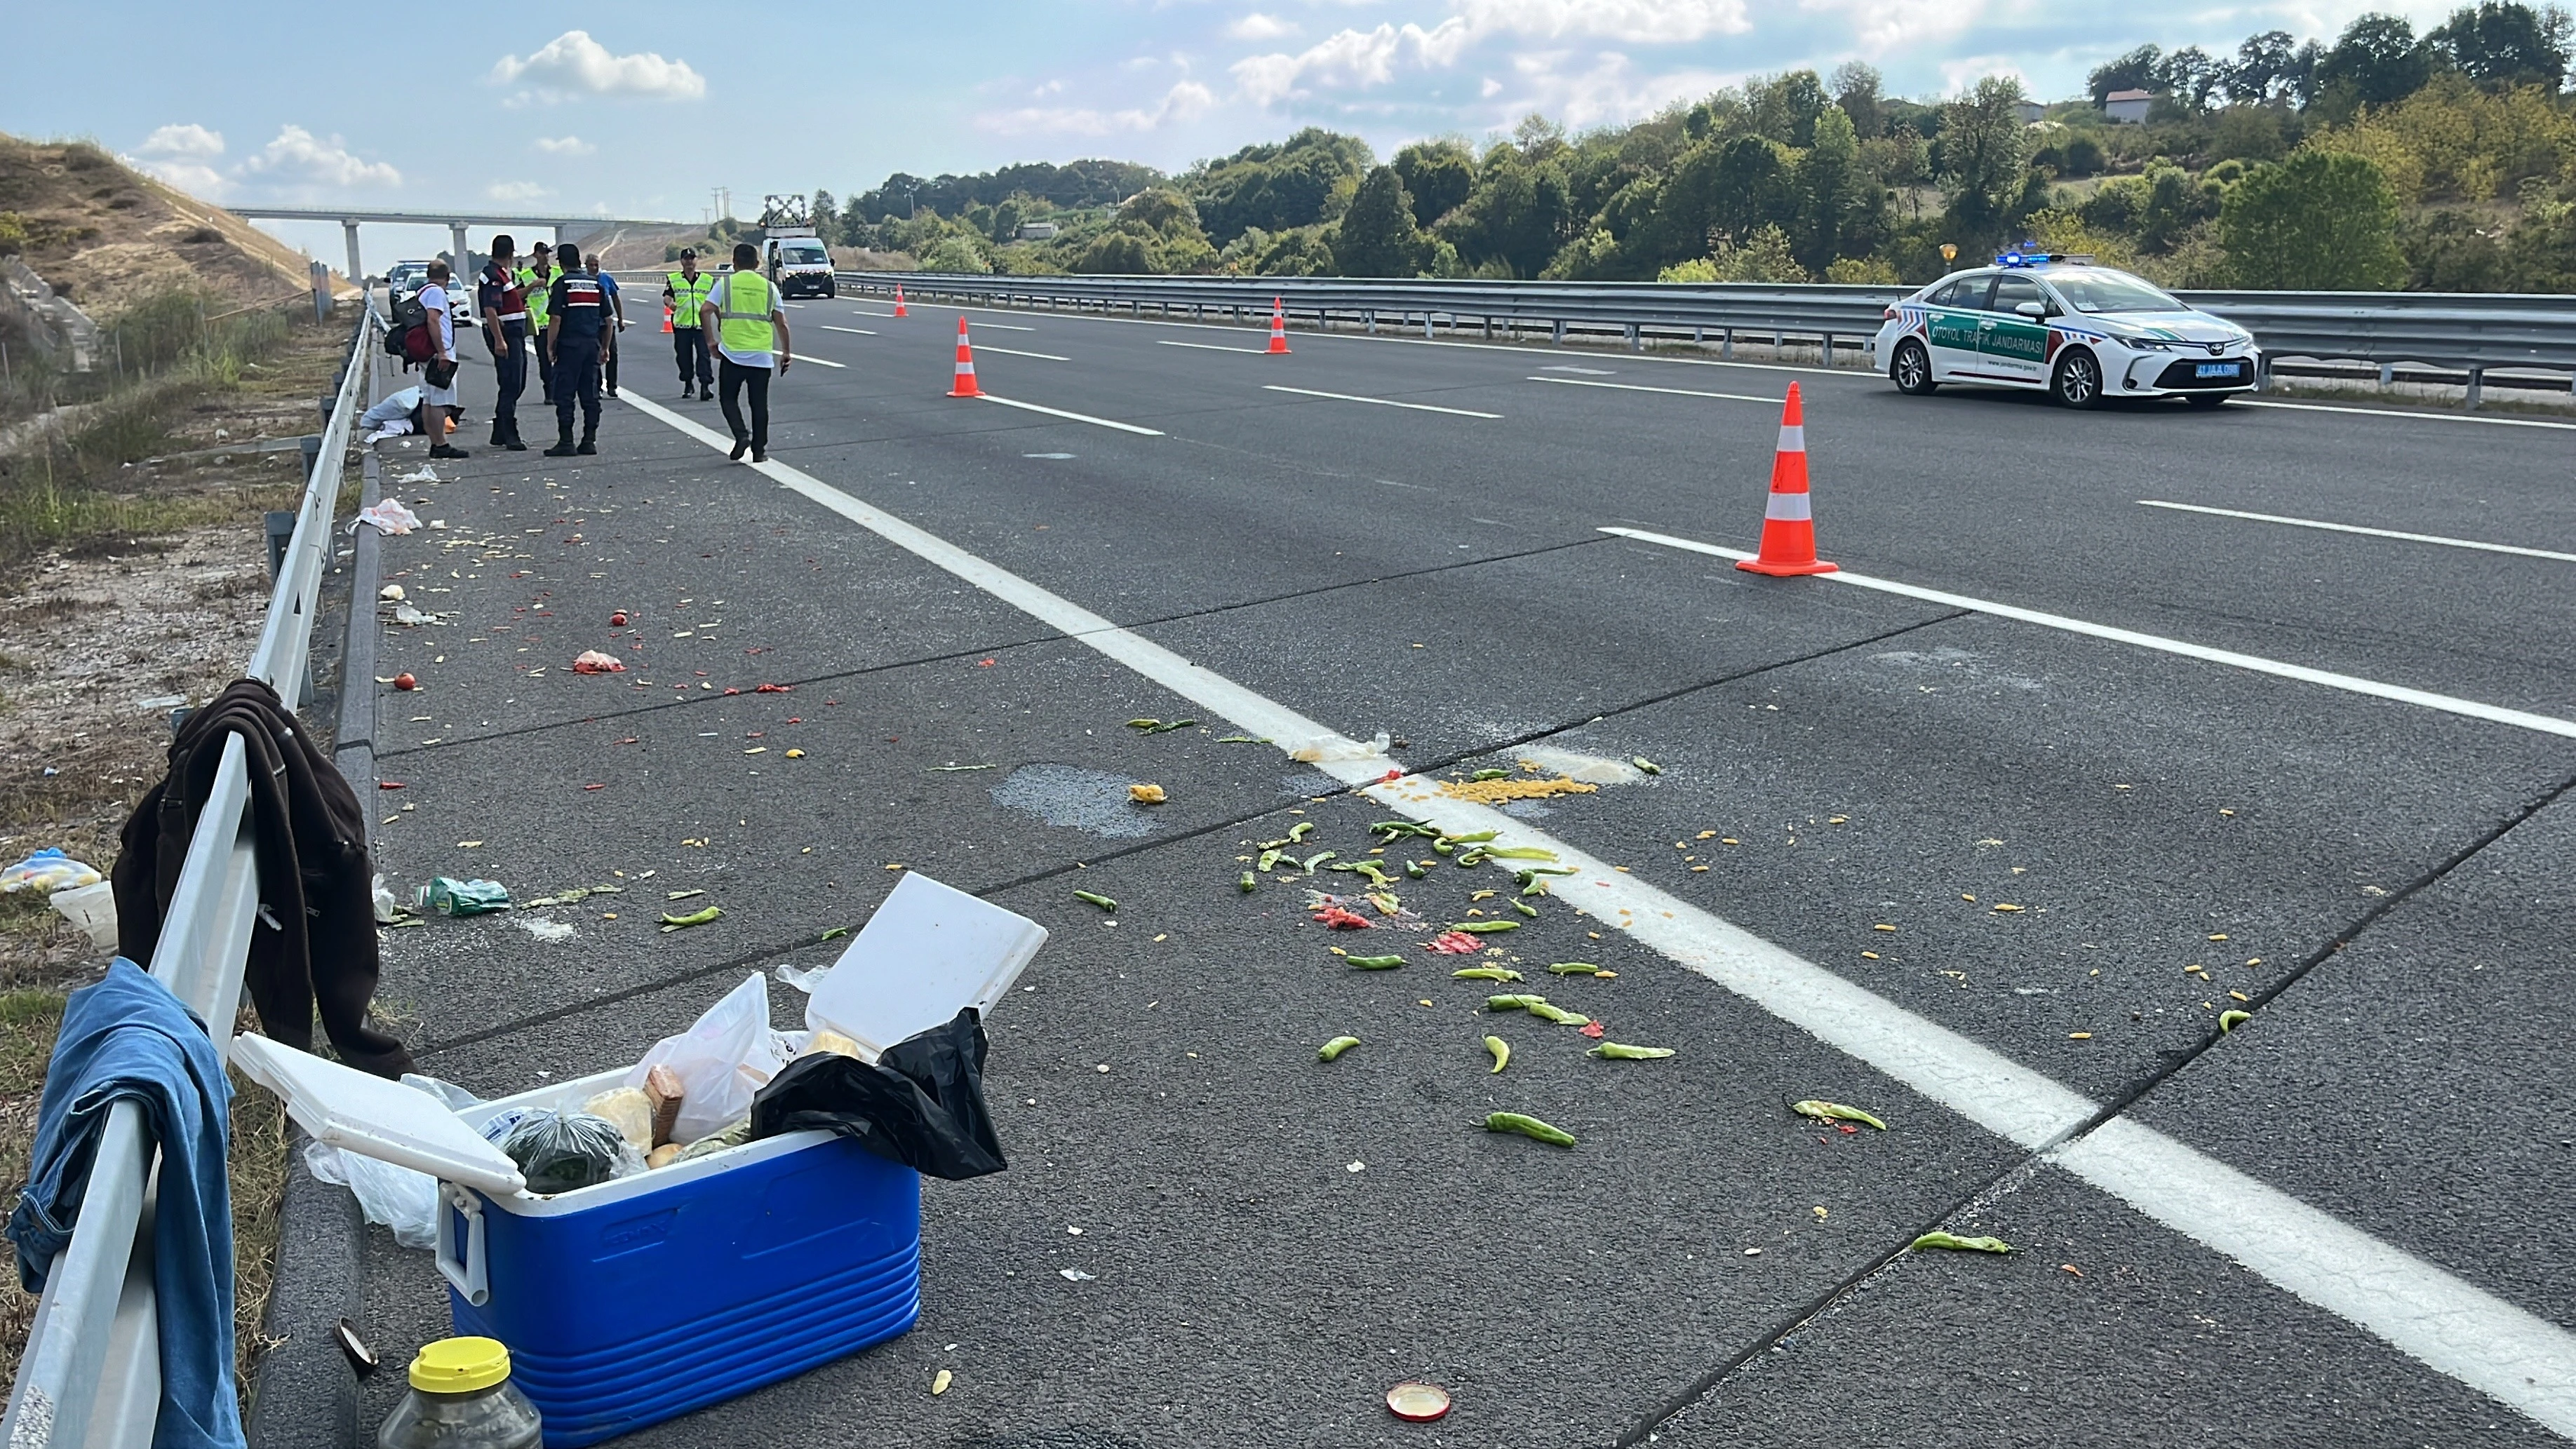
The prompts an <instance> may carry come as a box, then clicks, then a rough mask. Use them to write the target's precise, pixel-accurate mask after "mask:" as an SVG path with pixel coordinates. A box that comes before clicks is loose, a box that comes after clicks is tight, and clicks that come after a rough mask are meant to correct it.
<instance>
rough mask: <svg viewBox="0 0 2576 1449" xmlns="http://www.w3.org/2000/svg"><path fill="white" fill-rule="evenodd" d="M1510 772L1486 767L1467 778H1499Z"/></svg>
mask: <svg viewBox="0 0 2576 1449" xmlns="http://www.w3.org/2000/svg"><path fill="white" fill-rule="evenodd" d="M1511 773H1512V772H1511V771H1509V770H1503V769H1494V768H1487V769H1482V770H1478V771H1477V772H1476V773H1474V774H1472V775H1469V776H1468V777H1467V778H1468V779H1470V780H1500V779H1503V778H1505V777H1507V776H1509V775H1510V774H1511Z"/></svg>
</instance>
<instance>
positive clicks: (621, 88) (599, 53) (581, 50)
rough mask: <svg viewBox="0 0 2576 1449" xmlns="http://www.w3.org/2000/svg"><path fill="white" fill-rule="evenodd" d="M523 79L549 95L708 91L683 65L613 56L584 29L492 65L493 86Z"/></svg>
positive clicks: (678, 95)
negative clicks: (521, 55) (523, 54)
mask: <svg viewBox="0 0 2576 1449" xmlns="http://www.w3.org/2000/svg"><path fill="white" fill-rule="evenodd" d="M523 81H524V82H526V83H527V84H528V85H530V86H531V87H533V88H534V89H535V90H536V92H537V93H538V94H541V95H546V96H550V97H560V96H567V95H576V94H589V95H596V96H643V97H646V98H648V99H652V100H664V101H694V100H697V99H698V98H700V97H701V96H704V95H705V94H706V93H707V78H706V77H705V76H702V75H700V74H698V73H697V72H696V71H695V70H692V69H690V68H689V63H688V62H687V61H685V60H664V59H663V58H662V57H661V56H660V55H658V54H655V53H653V52H650V51H638V52H636V53H635V54H633V55H616V54H613V53H611V52H610V50H609V49H608V47H607V46H604V45H602V44H600V43H599V42H598V41H596V40H593V39H591V38H590V32H589V31H587V30H567V31H565V32H564V33H563V34H561V35H558V36H556V37H555V38H554V39H552V40H549V41H547V42H546V43H545V45H544V46H543V47H541V48H539V49H538V50H536V51H534V52H531V53H530V54H529V55H527V56H526V57H524V58H522V57H520V56H515V55H505V56H503V57H501V58H500V60H498V61H496V62H494V64H493V66H492V82H493V84H495V85H514V84H517V83H520V82H523Z"/></svg>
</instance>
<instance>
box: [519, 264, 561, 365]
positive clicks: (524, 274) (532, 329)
mask: <svg viewBox="0 0 2576 1449" xmlns="http://www.w3.org/2000/svg"><path fill="white" fill-rule="evenodd" d="M562 275H563V268H561V267H558V266H556V265H555V264H554V248H552V247H550V246H547V245H546V244H545V243H544V242H539V243H537V244H536V247H535V248H534V250H532V251H531V252H530V254H529V256H528V265H526V266H524V267H521V268H520V269H519V284H520V285H521V286H523V287H526V288H527V289H528V332H529V334H530V335H531V336H537V337H542V336H544V335H545V331H546V306H547V299H548V298H549V297H551V296H552V295H553V292H554V285H555V279H556V278H557V277H560V276H562ZM537 391H538V395H539V396H541V397H543V398H544V399H545V400H546V401H547V402H553V401H554V400H555V360H554V359H553V358H552V357H549V356H547V355H546V349H544V348H542V347H540V348H538V349H537Z"/></svg>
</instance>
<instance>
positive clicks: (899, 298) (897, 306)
mask: <svg viewBox="0 0 2576 1449" xmlns="http://www.w3.org/2000/svg"><path fill="white" fill-rule="evenodd" d="M894 315H896V316H898V317H909V316H911V315H912V314H911V313H910V312H907V311H905V310H904V309H903V283H901V282H897V283H895V284H894Z"/></svg>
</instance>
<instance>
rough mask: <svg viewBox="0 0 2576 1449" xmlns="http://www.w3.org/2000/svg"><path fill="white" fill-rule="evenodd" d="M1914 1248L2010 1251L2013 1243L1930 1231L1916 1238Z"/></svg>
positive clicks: (1976, 1251)
mask: <svg viewBox="0 0 2576 1449" xmlns="http://www.w3.org/2000/svg"><path fill="white" fill-rule="evenodd" d="M1908 1246H1910V1247H1914V1248H1918V1249H1919V1248H1950V1249H1953V1250H1955V1251H1959V1252H1965V1253H2009V1252H2011V1251H2012V1244H2010V1243H2007V1242H2005V1241H2004V1240H2003V1239H2001V1238H1963V1237H1960V1236H1959V1235H1958V1234H1957V1233H1943V1232H1930V1233H1925V1234H1924V1235H1923V1236H1921V1237H1919V1238H1916V1239H1915V1240H1914V1241H1913V1242H1912V1243H1911V1244H1909V1245H1908Z"/></svg>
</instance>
